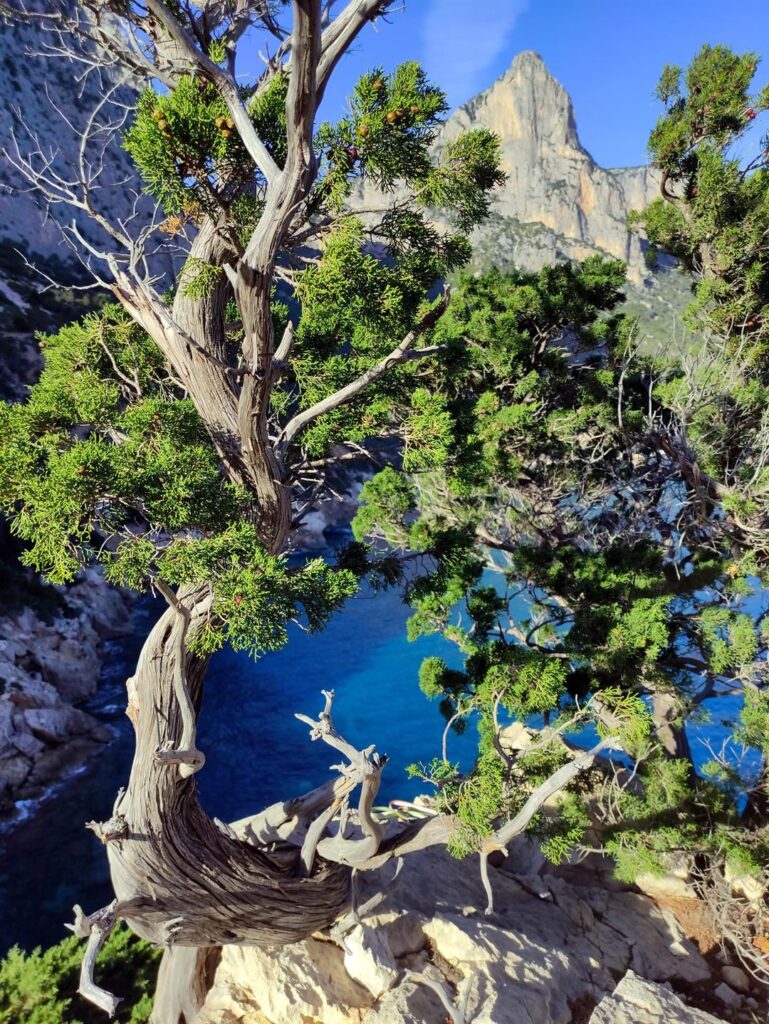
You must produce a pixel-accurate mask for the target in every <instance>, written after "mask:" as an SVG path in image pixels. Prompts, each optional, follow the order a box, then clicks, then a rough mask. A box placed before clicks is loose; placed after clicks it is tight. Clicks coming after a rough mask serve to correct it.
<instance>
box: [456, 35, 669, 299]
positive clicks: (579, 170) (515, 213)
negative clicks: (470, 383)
mask: <svg viewBox="0 0 769 1024" xmlns="http://www.w3.org/2000/svg"><path fill="white" fill-rule="evenodd" d="M471 128H488V129H489V130H490V131H493V132H494V133H495V134H497V135H498V136H499V138H500V141H501V158H502V167H503V169H504V171H505V172H506V174H507V175H508V179H507V182H506V184H505V185H504V186H503V187H502V188H501V189H499V191H498V192H497V195H496V197H495V200H494V204H493V214H492V217H491V219H490V222H489V223H488V224H487V225H484V227H483V228H481V229H480V230H479V231H478V232H477V233H476V237H475V238H474V241H476V242H477V244H478V248H479V253H478V258H479V260H484V259H485V258H486V257H491V256H492V255H493V257H494V262H496V263H499V262H502V263H514V264H515V265H516V266H517V267H520V268H522V269H532V270H533V269H536V268H537V267H539V266H541V265H542V263H543V262H547V261H548V260H553V259H559V258H560V259H563V258H570V259H584V258H585V257H586V256H589V255H590V254H591V253H594V252H601V253H606V254H608V255H611V256H614V257H616V258H618V259H622V260H625V261H626V262H627V264H628V272H629V276H630V279H631V280H632V281H633V282H634V283H635V284H637V285H640V284H641V282H642V281H643V279H644V278H645V277H646V276H647V275H648V271H647V268H646V266H645V263H644V258H643V252H642V246H641V242H640V240H639V238H638V236H637V235H631V234H630V233H629V232H628V230H627V226H626V221H627V215H628V213H629V211H630V210H632V209H640V208H642V207H644V206H646V205H647V204H648V203H649V202H650V201H651V200H652V199H653V198H655V196H656V195H658V190H659V184H658V180H657V178H656V175H655V173H654V172H653V171H651V170H650V169H649V168H646V167H622V168H617V169H614V170H606V169H605V168H603V167H599V166H598V164H596V162H595V161H594V160H593V158H592V157H591V156H590V154H589V153H588V152H587V150H586V149H585V148H584V147H583V146H582V144H581V143H580V141H579V135H578V133H577V125H576V119H575V116H574V108H573V105H572V102H571V98H570V96H569V94H568V93H567V92H566V90H565V89H564V88H563V86H562V85H561V84H560V83H559V82H557V81H556V80H555V78H553V76H552V75H551V74H550V72H549V71H548V70H547V68H546V67H545V65H544V63H543V61H542V58H541V57H540V56H539V55H538V54H536V53H532V52H530V51H527V52H524V53H520V54H519V55H518V56H517V57H516V58H515V60H514V61H513V63H512V65H511V66H510V68H509V69H508V70H507V71H506V72H505V73H504V74H503V75H502V76H501V78H499V79H497V81H496V82H494V84H493V85H492V86H491V87H490V88H489V89H486V90H485V91H484V92H482V93H480V95H478V96H476V97H475V98H474V99H472V100H470V101H469V102H468V103H466V104H465V105H464V106H462V107H460V108H459V109H458V110H457V111H456V112H455V113H454V114H452V116H451V117H450V118H449V120H448V122H447V124H446V126H445V128H444V131H443V134H442V139H441V142H442V143H445V142H446V141H449V140H450V139H452V138H455V137H456V136H457V135H458V134H460V133H461V132H464V131H467V130H468V129H471Z"/></svg>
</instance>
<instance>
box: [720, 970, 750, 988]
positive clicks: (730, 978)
mask: <svg viewBox="0 0 769 1024" xmlns="http://www.w3.org/2000/svg"><path fill="white" fill-rule="evenodd" d="M721 977H722V978H723V979H724V981H725V982H726V984H727V985H728V986H729V987H730V988H733V989H734V990H735V991H736V992H750V988H751V985H750V978H749V977H748V975H747V973H746V972H745V971H743V969H742V968H741V967H736V966H734V965H732V964H727V965H726V966H725V967H722V968H721Z"/></svg>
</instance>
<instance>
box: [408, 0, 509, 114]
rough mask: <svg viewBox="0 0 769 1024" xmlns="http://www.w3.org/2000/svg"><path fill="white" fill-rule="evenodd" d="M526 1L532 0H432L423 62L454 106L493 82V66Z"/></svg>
mask: <svg viewBox="0 0 769 1024" xmlns="http://www.w3.org/2000/svg"><path fill="white" fill-rule="evenodd" d="M527 6H528V0H428V8H427V10H426V12H425V16H424V21H423V22H422V33H423V42H424V50H423V52H424V56H423V62H424V66H425V69H426V70H427V72H428V74H429V75H430V77H431V78H432V79H433V80H434V81H435V83H436V84H437V85H439V86H440V87H441V88H442V89H445V90H446V93H447V95H448V99H449V103H450V104H451V105H452V106H457V105H458V104H460V103H464V102H465V101H466V100H469V99H470V98H471V97H472V96H474V95H475V94H476V93H477V92H479V91H480V90H481V89H484V88H486V86H488V85H491V82H490V81H489V77H488V76H489V72H490V66H491V65H492V64H493V62H494V61H495V60H496V58H497V57H498V56H499V55H500V54H501V53H502V52H503V51H504V49H505V47H506V46H507V44H508V42H509V39H510V36H511V34H512V31H513V29H514V28H515V25H516V22H517V21H518V18H519V17H520V16H521V15H522V14H523V12H524V11H525V10H526V7H527Z"/></svg>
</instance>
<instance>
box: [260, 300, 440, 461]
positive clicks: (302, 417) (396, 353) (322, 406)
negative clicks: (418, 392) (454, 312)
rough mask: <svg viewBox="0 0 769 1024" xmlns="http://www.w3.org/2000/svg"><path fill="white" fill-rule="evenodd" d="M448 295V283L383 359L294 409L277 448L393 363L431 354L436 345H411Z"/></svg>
mask: <svg viewBox="0 0 769 1024" xmlns="http://www.w3.org/2000/svg"><path fill="white" fill-rule="evenodd" d="M450 296H451V290H450V288H449V287H448V286H446V287H445V288H444V289H443V295H442V296H441V298H440V299H439V300H438V302H437V303H436V304H435V305H434V306H433V307H432V309H431V310H429V312H427V313H426V314H425V315H424V316H423V317H422V319H421V320H420V321H419V323H418V324H417V326H416V327H415V328H414V329H413V330H411V331H409V333H408V334H407V335H406V336H405V338H404V339H403V341H401V342H400V344H399V345H396V347H395V348H394V349H393V350H392V352H390V353H389V354H388V355H386V356H385V357H384V358H383V359H380V360H379V362H378V363H375V364H374V366H372V367H370V369H368V370H366V372H365V373H363V374H361V376H360V377H358V378H357V379H356V380H354V381H351V382H350V383H349V384H347V385H346V386H345V387H343V388H340V390H339V391H337V392H335V393H334V394H333V395H329V396H328V397H327V398H323V399H321V401H320V402H316V403H315V405H311V406H310V408H309V409H304V410H303V411H302V412H300V413H297V414H296V416H294V418H293V419H291V420H289V422H288V423H287V424H286V425H285V427H284V428H283V430H282V432H281V442H280V448H281V452H285V451H286V449H287V448H288V446H289V445H290V444H291V442H292V440H293V439H294V437H296V435H297V434H298V433H299V431H300V430H303V429H304V428H305V427H306V426H307V425H308V424H309V423H312V421H313V420H316V419H317V418H318V417H319V416H323V415H324V413H327V412H331V410H332V409H336V408H337V407H338V406H340V405H344V404H345V403H346V402H349V401H350V400H351V399H353V398H355V396H356V395H358V394H360V392H361V391H363V390H364V388H367V387H368V386H369V385H370V384H373V382H374V381H376V380H378V379H379V378H380V377H381V376H383V374H385V373H387V371H388V370H390V369H391V368H392V367H393V366H397V365H398V364H399V363H405V362H407V361H408V360H409V359H412V358H415V357H416V358H421V357H422V356H423V355H431V354H432V353H434V352H435V351H437V347H431V348H429V349H424V350H422V351H420V352H413V351H412V347H413V345H414V342H415V341H416V340H417V338H418V337H419V335H420V334H423V333H424V332H425V331H427V330H429V329H430V328H431V327H434V326H435V324H436V323H437V322H438V320H439V319H440V318H441V316H443V314H444V312H445V311H446V308H447V307H448V304H449V298H450Z"/></svg>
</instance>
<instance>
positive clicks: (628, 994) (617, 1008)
mask: <svg viewBox="0 0 769 1024" xmlns="http://www.w3.org/2000/svg"><path fill="white" fill-rule="evenodd" d="M589 1024H723V1021H721V1020H719V1018H717V1017H713V1016H712V1015H711V1014H709V1013H705V1012H704V1011H703V1010H695V1009H693V1008H692V1007H690V1006H686V1005H685V1004H684V1003H683V1002H682V1001H681V1000H680V999H679V998H678V996H677V995H675V993H673V992H671V991H670V990H669V989H668V988H666V987H664V986H663V985H658V984H655V983H654V982H650V981H645V980H644V979H643V978H639V977H638V975H637V974H635V973H634V972H633V971H628V972H627V974H626V975H625V977H624V978H623V979H622V981H621V982H620V983H619V985H617V987H616V989H615V990H614V992H613V993H612V994H611V995H609V996H605V997H604V998H603V999H602V1000H601V1002H600V1003H599V1004H598V1006H597V1007H596V1008H595V1010H594V1011H593V1015H592V1016H591V1018H590V1022H589Z"/></svg>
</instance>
